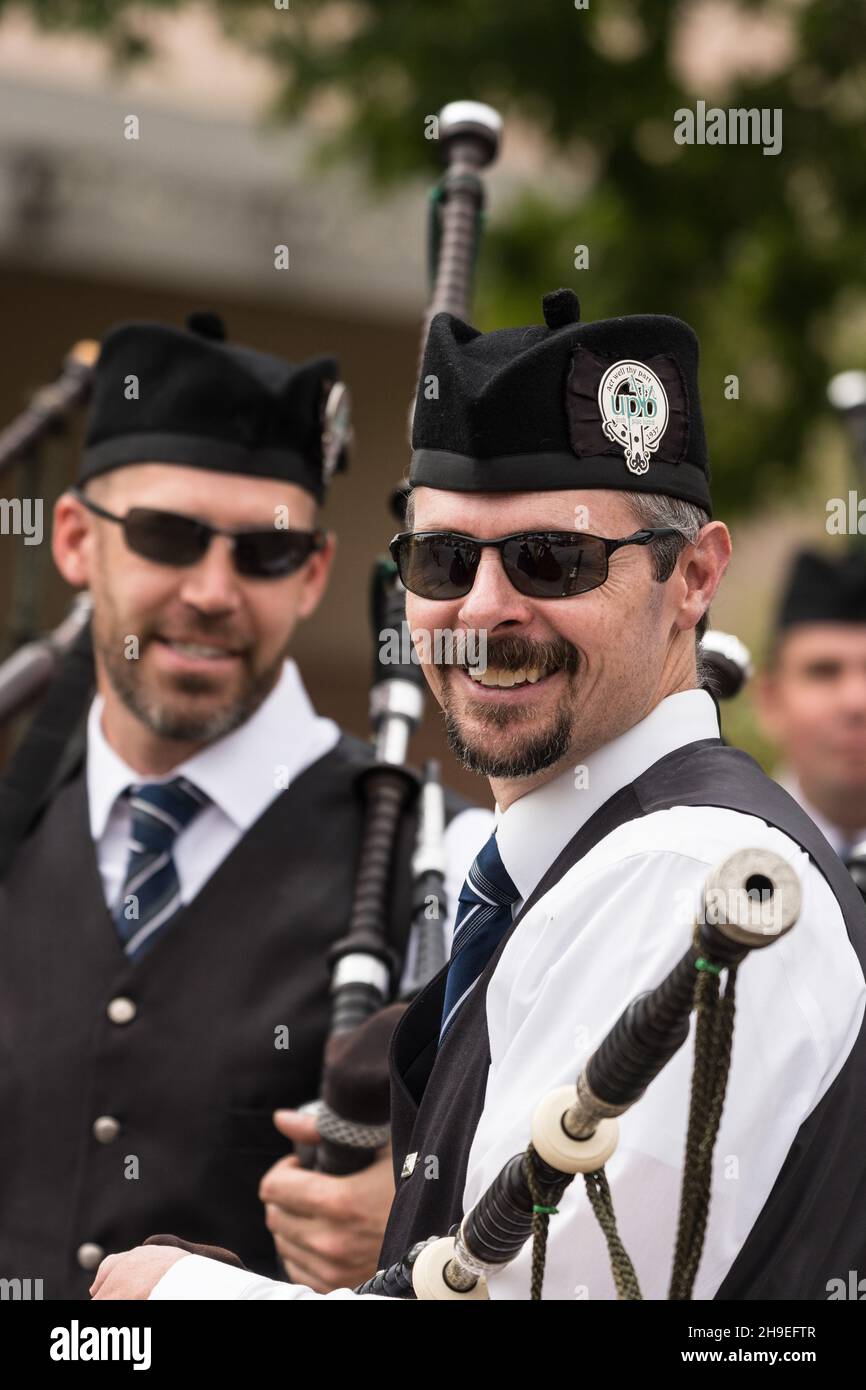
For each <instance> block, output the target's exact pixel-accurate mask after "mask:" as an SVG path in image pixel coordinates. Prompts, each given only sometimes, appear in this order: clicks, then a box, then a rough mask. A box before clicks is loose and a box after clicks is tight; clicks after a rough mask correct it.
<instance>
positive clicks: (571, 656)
mask: <svg viewBox="0 0 866 1390" xmlns="http://www.w3.org/2000/svg"><path fill="white" fill-rule="evenodd" d="M486 658H487V665H488V666H494V667H496V669H497V670H502V671H522V670H525V669H526V667H530V668H531V667H536V668H537V669H539V670H541V671H565V672H566V673H567V674H568V675H570V676H573V675H574V674H575V672H576V671H577V669H578V666H579V665H580V653H579V652H578V650H577V647H575V646H573V645H572V643H571V642H567V641H566V640H565V638H564V637H559V638H556V639H554V640H552V641H547V642H536V641H533V640H532V639H531V638H529V637H516V636H515V637H493V638H490V639H489V640H488V642H487V650H486ZM437 664H438V663H437ZM443 664H444V663H443ZM461 664H462V665H463V666H464V669H465V667H466V666H467V665H469V664H471V663H469V662H463V663H461Z"/></svg>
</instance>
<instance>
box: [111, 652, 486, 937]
mask: <svg viewBox="0 0 866 1390" xmlns="http://www.w3.org/2000/svg"><path fill="white" fill-rule="evenodd" d="M103 706H104V701H103V699H102V697H101V696H97V697H96V698H95V699H94V701H93V704H92V706H91V709H90V714H89V717H88V723H87V796H88V804H89V808H90V833H91V836H92V838H93V841H94V845H95V847H96V857H97V862H98V864H99V872H100V875H101V877H102V886H103V891H104V893H105V901H106V904H107V905H108V906H109V908H114V907H115V906H116V905H117V903H118V902H119V901H120V895H121V892H122V889H123V883H124V878H125V875H126V865H127V862H128V859H129V832H130V821H131V815H130V809H129V804H128V802H127V801H126V798H125V797H123V795H122V793H123V792H124V791H125V790H126V788H127V787H129V786H130V785H133V784H135V783H141V782H169V781H171V780H172V779H173V778H174V777H178V776H180V775H181V774H182V775H183V776H184V777H188V778H189V780H190V781H191V782H193V783H195V785H196V786H197V787H200V788H201V790H202V791H203V792H205V793H206V795H207V796H208V797H209V798H210V804H209V805H207V806H206V807H205V808H204V810H203V811H201V812H200V813H199V814H198V815H197V816H195V817H194V818H193V820H192V821H191V823H190V824H189V825H188V826H186V827H185V829H184V830H182V831H181V832H180V834H179V835H178V837H177V839H176V840H175V842H174V848H173V851H172V854H173V857H174V862H175V866H176V868H177V876H178V880H179V882H180V890H181V894H182V897H183V901H184V904H188V903H190V902H192V900H193V898H194V897H195V896H196V894H197V893H198V892H199V891H200V889H201V888H202V887H203V886H204V885H205V883H207V881H208V879H209V878H210V876H211V874H213V873H214V871H215V870H216V869H217V868H219V866H220V864H221V863H222V862H223V860H224V859H225V858H226V856H227V855H229V854H230V853H231V851H232V850H233V849H234V847H235V845H236V844H237V843H238V841H239V840H240V839H241V837H242V836H243V835H245V834H246V832H247V831H248V830H249V829H250V827H251V826H252V825H253V824H255V822H256V821H257V820H258V819H259V817H260V816H262V815H263V814H264V812H265V811H266V810H267V808H268V807H269V806H270V804H271V802H272V801H273V800H274V798H275V797H276V796H278V795H279V793H280V792H281V791H283V790H284V789H285V788H286V787H288V786H289V785H290V784H291V783H292V782H294V781H295V779H296V778H298V777H300V775H301V773H302V772H305V771H306V769H307V768H308V767H312V765H313V763H315V762H318V760H319V759H320V758H323V757H324V756H325V754H326V753H330V751H331V749H332V748H334V746H335V745H336V743H337V741H338V739H339V737H340V730H339V727H338V726H337V725H336V724H335V723H334V721H333V719H325V718H323V717H322V716H321V715H319V714H317V713H316V711H315V709H314V708H313V706H312V704H311V702H310V698H309V696H308V694H307V692H306V690H305V689H304V684H303V681H302V680H301V675H300V672H299V670H298V667H297V665H296V664H295V662H294V661H287V662H286V663H285V665H284V667H283V671H282V674H281V676H280V679H279V680H278V682H277V684H276V685H275V686H274V689H273V690H272V691H271V693H270V694H269V695H268V696H267V698H266V699H265V700H263V701H262V703H261V705H260V706H259V708H258V709H257V710H256V712H255V713H254V714H253V715H251V716H250V718H249V719H248V720H246V722H245V723H244V724H241V725H240V727H239V728H237V729H234V730H233V731H232V732H231V733H230V734H226V735H225V737H224V738H221V739H217V740H216V741H215V742H214V743H210V744H208V746H207V747H206V748H203V749H202V750H201V751H200V752H198V753H194V754H193V756H192V757H191V758H187V759H186V761H185V762H182V763H179V764H178V766H177V767H175V768H173V769H172V771H171V772H168V773H166V774H165V776H164V777H151V776H143V775H142V774H141V773H139V772H135V771H133V769H132V768H131V767H129V766H128V764H127V763H125V762H124V761H123V759H122V758H121V757H120V756H119V755H118V754H117V753H116V752H115V751H114V749H113V748H112V747H111V745H110V744H109V742H108V740H107V739H106V737H105V734H104V732H103V729H102V711H103ZM492 828H493V817H492V814H491V812H490V811H485V810H483V809H482V808H480V807H474V806H473V807H470V808H469V809H468V810H466V811H461V812H460V813H459V815H457V816H455V817H454V819H453V820H452V821H451V823H450V824H449V825H448V826H447V827H446V830H445V858H446V865H447V872H446V876H445V892H446V897H447V902H448V913H447V918H446V922H445V932H446V941H447V942H449V943H450V939H451V935H450V934H451V929H452V927H453V923H454V916H455V913H456V909H457V895H458V893H459V892H460V889H461V888H462V886H463V880H464V879H465V877H466V874H467V872H468V870H469V866H470V864H471V863H472V860H473V859H474V858H475V855H476V854H477V853H478V851H479V849H480V848H481V846H482V845H483V844H484V841H485V840H486V839H487V837H488V836H489V834H490V832H491V830H492Z"/></svg>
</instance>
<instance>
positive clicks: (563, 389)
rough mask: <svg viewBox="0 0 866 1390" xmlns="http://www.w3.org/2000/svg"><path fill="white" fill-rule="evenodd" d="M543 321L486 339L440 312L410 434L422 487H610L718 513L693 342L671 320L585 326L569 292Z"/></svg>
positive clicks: (417, 483)
mask: <svg viewBox="0 0 866 1390" xmlns="http://www.w3.org/2000/svg"><path fill="white" fill-rule="evenodd" d="M544 320H545V322H544V324H543V325H541V324H538V325H533V326H532V327H529V328H505V329H497V330H495V331H494V332H492V333H480V332H479V331H478V330H477V329H475V328H472V327H471V326H470V325H469V324H467V323H464V322H463V320H462V319H458V318H455V317H454V316H453V315H452V314H437V315H436V317H435V318H434V319H433V322H432V323H431V325H430V333H429V336H428V339H427V346H426V349H425V353H424V361H423V365H422V368H421V380H420V383H419V387H418V397H417V401H416V405H415V414H414V419H413V427H412V463H411V468H410V473H409V481H410V483H411V485H412V486H413V487H435V488H441V489H445V490H448V491H455V492H515V491H518V492H535V491H551V490H554V489H556V490H560V489H578V488H614V489H618V490H628V491H632V492H651V493H662V494H665V495H667V496H670V497H679V498H682V499H683V500H684V501H686V502H692V503H694V504H695V505H696V506H699V507H702V508H704V510H705V511H707V512H711V510H712V503H711V500H710V478H709V464H708V460H707V446H706V439H705V436H704V425H703V418H702V416H701V406H700V396H699V393H698V340H697V338H696V336H695V334H694V333H693V331H692V329H691V328H689V326H688V324H685V323H683V322H682V321H681V320H680V319H676V318H669V317H667V316H666V315H662V314H636V315H631V316H629V317H626V318H615V319H601V320H599V321H598V322H596V323H581V322H580V305H579V303H578V300H577V296H576V295H575V294H574V293H573V292H572V291H571V290H557V291H555V292H554V293H553V294H548V295H546V296H545V298H544Z"/></svg>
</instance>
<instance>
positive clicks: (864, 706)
mask: <svg viewBox="0 0 866 1390" xmlns="http://www.w3.org/2000/svg"><path fill="white" fill-rule="evenodd" d="M839 700H840V703H841V705H842V708H843V709H844V711H845V713H846V714H847V715H848V716H849V717H850V718H854V719H856V720H858V722H864V721H866V670H856V671H846V672H845V675H844V676H843V678H842V680H841V681H840V683H839Z"/></svg>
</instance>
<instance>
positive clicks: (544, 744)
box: [442, 700, 572, 780]
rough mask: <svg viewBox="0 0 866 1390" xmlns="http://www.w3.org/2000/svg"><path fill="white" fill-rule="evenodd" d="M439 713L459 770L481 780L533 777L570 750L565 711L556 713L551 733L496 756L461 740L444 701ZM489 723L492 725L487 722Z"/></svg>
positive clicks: (569, 717) (567, 713)
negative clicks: (473, 773)
mask: <svg viewBox="0 0 866 1390" xmlns="http://www.w3.org/2000/svg"><path fill="white" fill-rule="evenodd" d="M442 712H443V715H444V718H445V736H446V738H447V739H448V747H449V748H450V749H451V752H452V753H453V754H454V756H455V758H456V759H457V761H458V762H459V763H460V765H461V767H465V768H466V771H467V772H477V773H478V774H479V776H481V777H493V778H499V779H502V780H505V779H508V780H512V779H514V778H519V777H534V776H535V774H536V773H538V772H544V771H546V769H547V768H549V767H555V766H556V764H557V763H560V762H562V761H563V759H564V758H566V757H567V755H568V750H569V748H570V747H571V742H572V729H571V715H570V714H569V712H568V710H565V709H560V710H559V712H558V714H557V718H556V723H555V724H554V726H553V728H552V729H548V730H546V731H545V732H544V733H541V734H538V735H537V736H536V737H535V738H532V739H530V740H529V741H528V742H526V743H523V744H521V746H520V747H519V748H518V749H515V751H514V752H513V753H501V754H499V755H497V754H496V753H494V752H492V750H491V749H490V748H488V747H486V746H485V745H484V744H483V743H482V742H480V741H479V743H477V744H475V743H470V742H469V741H468V739H466V738H465V737H464V735H463V734H462V733H461V731H460V728H459V726H458V724H457V720H456V719H455V717H454V712H453V710H452V709H449V707H448V702H447V700H446V703H445V705H444V706H443V711H442ZM495 713H496V714H504V713H507V711H504V710H503V711H500V710H497V711H495ZM492 722H494V721H492V720H491V723H492ZM500 727H502V725H500Z"/></svg>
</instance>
